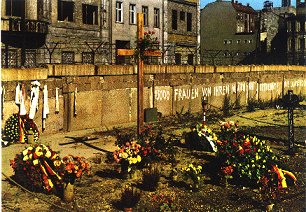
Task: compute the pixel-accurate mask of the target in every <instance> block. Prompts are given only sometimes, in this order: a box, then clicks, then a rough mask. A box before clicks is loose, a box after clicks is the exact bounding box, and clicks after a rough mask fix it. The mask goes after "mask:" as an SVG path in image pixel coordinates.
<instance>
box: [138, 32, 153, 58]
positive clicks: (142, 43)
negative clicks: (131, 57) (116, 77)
mask: <svg viewBox="0 0 306 212" xmlns="http://www.w3.org/2000/svg"><path fill="white" fill-rule="evenodd" d="M154 35H155V32H154V31H148V32H144V37H143V39H139V40H137V41H136V42H137V50H136V52H135V56H136V57H137V58H138V56H140V57H141V58H142V59H143V58H144V57H145V55H144V52H145V51H150V50H154V49H156V48H158V45H159V41H158V38H157V37H154Z"/></svg>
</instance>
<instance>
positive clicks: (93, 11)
mask: <svg viewBox="0 0 306 212" xmlns="http://www.w3.org/2000/svg"><path fill="white" fill-rule="evenodd" d="M82 11H83V23H84V24H92V25H97V24H98V7H97V6H93V5H87V4H83V5H82Z"/></svg>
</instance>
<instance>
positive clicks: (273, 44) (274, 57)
mask: <svg viewBox="0 0 306 212" xmlns="http://www.w3.org/2000/svg"><path fill="white" fill-rule="evenodd" d="M282 3H283V4H282V7H273V3H272V1H266V2H265V4H264V8H263V9H262V10H261V11H258V13H259V18H260V41H261V42H260V53H259V55H258V57H257V59H258V61H259V62H261V63H264V64H287V58H286V52H287V32H286V28H287V26H286V20H287V18H288V17H289V16H292V15H294V14H295V13H296V9H295V7H293V6H290V5H291V1H289V0H287V1H283V2H282Z"/></svg>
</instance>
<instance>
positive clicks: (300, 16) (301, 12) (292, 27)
mask: <svg viewBox="0 0 306 212" xmlns="http://www.w3.org/2000/svg"><path fill="white" fill-rule="evenodd" d="M287 36H288V40H287V59H288V64H294V65H306V51H305V39H306V8H305V1H304V2H301V1H300V0H296V15H291V16H290V17H289V18H288V19H287Z"/></svg>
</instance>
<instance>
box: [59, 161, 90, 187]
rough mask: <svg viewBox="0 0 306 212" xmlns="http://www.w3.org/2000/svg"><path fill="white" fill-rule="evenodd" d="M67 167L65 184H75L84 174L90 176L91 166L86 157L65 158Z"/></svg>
mask: <svg viewBox="0 0 306 212" xmlns="http://www.w3.org/2000/svg"><path fill="white" fill-rule="evenodd" d="M63 164H64V166H65V171H64V179H63V180H64V182H65V183H71V184H73V183H74V182H75V180H76V179H77V178H80V177H81V176H82V174H83V173H87V174H88V175H89V174H90V170H91V165H90V163H89V162H87V161H86V160H85V158H84V157H79V156H73V155H68V156H66V157H64V158H63Z"/></svg>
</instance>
